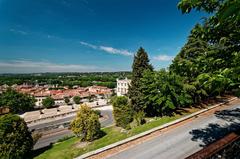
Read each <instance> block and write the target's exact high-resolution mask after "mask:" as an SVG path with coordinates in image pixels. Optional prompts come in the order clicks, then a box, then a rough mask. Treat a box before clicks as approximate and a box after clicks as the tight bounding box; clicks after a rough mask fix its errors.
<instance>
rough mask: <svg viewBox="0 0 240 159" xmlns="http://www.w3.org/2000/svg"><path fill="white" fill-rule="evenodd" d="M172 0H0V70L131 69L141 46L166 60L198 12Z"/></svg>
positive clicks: (161, 62)
mask: <svg viewBox="0 0 240 159" xmlns="http://www.w3.org/2000/svg"><path fill="white" fill-rule="evenodd" d="M177 3H178V0H0V73H30V72H88V71H90V72H92V71H126V70H131V65H132V60H133V54H134V53H135V52H136V51H137V49H138V48H139V47H140V46H142V47H143V48H145V50H146V51H147V52H148V54H149V58H150V60H151V63H152V64H153V66H154V67H155V69H159V68H164V67H167V66H169V64H170V63H171V60H172V58H173V57H174V56H175V55H176V54H177V53H178V52H179V50H180V49H181V47H182V46H183V45H184V43H185V42H186V39H187V36H188V34H189V32H190V30H191V28H192V27H193V26H194V25H195V24H196V23H197V22H201V18H202V17H203V16H204V15H203V14H201V13H198V12H195V13H191V14H189V15H182V13H181V12H180V11H179V10H178V9H177Z"/></svg>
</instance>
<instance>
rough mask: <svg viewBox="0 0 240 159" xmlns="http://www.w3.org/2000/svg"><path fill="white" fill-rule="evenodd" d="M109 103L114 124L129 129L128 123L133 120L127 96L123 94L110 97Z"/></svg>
mask: <svg viewBox="0 0 240 159" xmlns="http://www.w3.org/2000/svg"><path fill="white" fill-rule="evenodd" d="M111 103H112V106H113V115H114V119H115V123H116V126H120V127H122V128H124V129H130V123H131V122H132V120H133V111H132V108H131V106H130V104H129V101H128V98H127V97H125V96H120V97H117V96H115V97H113V98H112V99H111Z"/></svg>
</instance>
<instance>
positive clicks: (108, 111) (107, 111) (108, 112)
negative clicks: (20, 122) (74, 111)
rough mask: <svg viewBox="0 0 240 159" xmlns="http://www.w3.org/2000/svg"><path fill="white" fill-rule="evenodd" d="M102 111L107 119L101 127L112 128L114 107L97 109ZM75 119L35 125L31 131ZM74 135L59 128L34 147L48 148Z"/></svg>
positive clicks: (70, 119)
mask: <svg viewBox="0 0 240 159" xmlns="http://www.w3.org/2000/svg"><path fill="white" fill-rule="evenodd" d="M95 109H98V110H100V111H101V114H102V115H103V116H105V117H107V118H106V119H104V120H102V121H101V126H102V127H107V126H110V125H112V124H113V123H114V119H113V115H112V106H104V107H99V108H95ZM74 118H75V116H71V117H66V118H63V119H59V120H55V121H51V122H48V123H41V124H38V125H34V126H30V127H29V129H30V130H33V129H41V128H44V127H48V126H50V125H56V124H61V123H68V122H70V121H72V120H73V119H74ZM71 135H73V133H72V131H71V130H68V129H67V128H65V129H63V128H59V129H55V130H53V131H52V133H51V134H49V135H45V136H42V137H41V138H40V139H39V140H38V142H37V143H36V144H35V145H34V148H33V149H34V150H36V149H40V148H43V147H46V146H49V145H50V144H51V143H55V142H57V141H58V140H59V139H61V138H63V137H64V136H71Z"/></svg>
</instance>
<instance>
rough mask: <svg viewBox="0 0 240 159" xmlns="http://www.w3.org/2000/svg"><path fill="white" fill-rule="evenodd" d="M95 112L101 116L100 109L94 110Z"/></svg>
mask: <svg viewBox="0 0 240 159" xmlns="http://www.w3.org/2000/svg"><path fill="white" fill-rule="evenodd" d="M93 111H94V113H96V114H97V115H98V116H99V117H101V111H100V110H93Z"/></svg>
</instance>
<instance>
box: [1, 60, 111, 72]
mask: <svg viewBox="0 0 240 159" xmlns="http://www.w3.org/2000/svg"><path fill="white" fill-rule="evenodd" d="M95 71H110V70H108V69H106V68H99V67H97V66H92V65H79V64H57V63H52V62H48V61H31V60H24V59H23V60H12V61H0V73H38V72H95Z"/></svg>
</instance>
